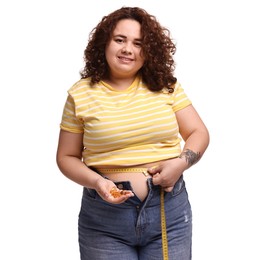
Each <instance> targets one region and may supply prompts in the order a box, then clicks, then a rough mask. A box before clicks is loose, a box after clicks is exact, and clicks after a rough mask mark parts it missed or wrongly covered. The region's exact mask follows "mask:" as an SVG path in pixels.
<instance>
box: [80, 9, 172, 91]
mask: <svg viewBox="0 0 275 260" xmlns="http://www.w3.org/2000/svg"><path fill="white" fill-rule="evenodd" d="M122 19H133V20H135V21H137V22H139V23H140V25H141V36H142V39H141V40H142V55H143V56H144V58H145V62H144V65H143V66H142V68H141V69H140V71H139V73H140V74H141V77H142V80H143V82H144V83H146V84H147V86H148V88H149V89H150V90H151V91H160V90H162V89H163V88H168V90H169V92H173V91H174V84H175V83H176V81H177V78H176V77H174V75H173V73H174V70H175V61H174V59H173V55H174V54H175V52H176V46H175V44H174V43H173V41H172V40H171V38H170V31H169V30H168V29H167V28H165V27H163V26H161V25H160V23H159V22H158V21H157V19H156V17H155V16H153V15H150V14H148V13H147V12H146V11H145V10H144V9H141V8H138V7H122V8H121V9H118V10H116V11H114V12H112V13H111V14H109V15H108V16H104V17H103V18H102V20H101V21H100V23H99V24H98V25H97V26H96V27H95V28H94V29H93V30H92V31H91V33H90V35H89V41H88V45H87V47H86V49H85V51H84V61H85V67H84V68H83V69H82V70H81V72H80V75H81V78H88V77H91V83H92V84H93V83H97V82H99V81H100V80H101V79H102V78H104V77H106V76H107V75H108V63H107V61H106V58H105V47H106V45H107V44H108V43H109V41H110V38H111V36H112V33H113V30H114V29H115V27H116V24H117V23H118V22H119V21H120V20H122Z"/></svg>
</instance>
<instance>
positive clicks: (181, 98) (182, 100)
mask: <svg viewBox="0 0 275 260" xmlns="http://www.w3.org/2000/svg"><path fill="white" fill-rule="evenodd" d="M172 95H173V105H172V108H173V111H174V112H177V111H178V110H181V109H183V108H185V107H187V106H189V105H191V104H192V102H191V101H190V99H189V98H188V96H187V95H186V93H185V91H184V90H183V88H182V86H181V84H179V83H176V85H175V88H174V92H173V94H172Z"/></svg>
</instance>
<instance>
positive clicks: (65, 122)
mask: <svg viewBox="0 0 275 260" xmlns="http://www.w3.org/2000/svg"><path fill="white" fill-rule="evenodd" d="M60 128H61V129H62V130H65V131H68V132H72V133H83V132H84V129H83V122H82V121H81V120H80V119H78V118H77V116H76V113H75V103H74V100H73V98H72V96H71V95H70V94H69V95H68V97H67V100H66V103H65V106H64V109H63V115H62V121H61V124H60Z"/></svg>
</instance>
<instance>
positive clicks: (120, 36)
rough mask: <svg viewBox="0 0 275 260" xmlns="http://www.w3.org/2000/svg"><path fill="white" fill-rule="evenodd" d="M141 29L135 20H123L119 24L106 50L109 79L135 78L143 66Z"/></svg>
mask: <svg viewBox="0 0 275 260" xmlns="http://www.w3.org/2000/svg"><path fill="white" fill-rule="evenodd" d="M140 29H141V28H140V24H139V23H138V22H137V21H135V20H131V19H123V20H120V21H119V22H118V23H117V25H116V27H115V29H114V31H113V34H112V36H111V38H110V41H109V43H108V44H107V46H106V50H105V56H106V60H107V63H108V65H109V70H110V75H109V77H115V78H134V77H135V76H136V74H137V72H138V71H139V69H140V68H141V67H142V66H143V64H144V58H143V57H142V54H141V50H142V46H141V32H140Z"/></svg>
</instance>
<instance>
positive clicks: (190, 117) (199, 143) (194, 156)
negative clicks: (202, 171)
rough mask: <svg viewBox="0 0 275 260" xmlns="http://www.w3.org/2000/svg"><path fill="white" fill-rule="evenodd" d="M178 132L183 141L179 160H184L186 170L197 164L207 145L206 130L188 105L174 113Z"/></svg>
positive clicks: (193, 109) (194, 111) (207, 135)
mask: <svg viewBox="0 0 275 260" xmlns="http://www.w3.org/2000/svg"><path fill="white" fill-rule="evenodd" d="M176 117H177V121H178V125H179V132H180V135H181V136H182V138H183V140H184V141H185V144H184V147H183V151H182V153H181V154H180V156H179V158H181V159H184V160H185V163H186V166H185V167H186V168H185V169H187V168H189V167H191V166H192V165H194V164H195V163H197V162H198V161H199V160H200V159H201V157H202V156H203V154H204V152H205V150H206V149H207V147H208V144H209V133H208V130H207V128H206V126H205V124H204V123H203V121H202V120H201V118H200V116H199V114H198V113H197V111H196V110H195V108H194V107H193V106H192V105H190V106H188V107H186V108H185V109H182V110H180V111H178V112H177V113H176Z"/></svg>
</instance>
